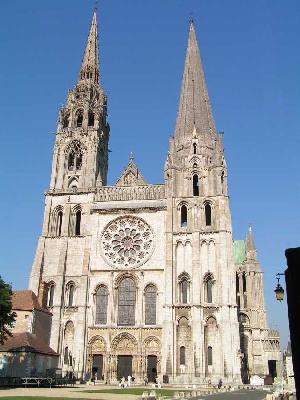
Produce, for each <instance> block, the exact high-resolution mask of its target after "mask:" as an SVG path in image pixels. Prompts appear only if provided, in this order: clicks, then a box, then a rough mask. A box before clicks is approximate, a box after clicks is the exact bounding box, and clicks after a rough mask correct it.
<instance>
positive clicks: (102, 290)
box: [95, 285, 108, 325]
mask: <svg viewBox="0 0 300 400" xmlns="http://www.w3.org/2000/svg"><path fill="white" fill-rule="evenodd" d="M107 306H108V290H107V287H106V286H104V285H101V286H99V287H98V289H97V292H96V319H95V323H96V324H99V325H100V324H101V325H105V324H107Z"/></svg>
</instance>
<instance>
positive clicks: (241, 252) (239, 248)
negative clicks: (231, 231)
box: [233, 240, 247, 264]
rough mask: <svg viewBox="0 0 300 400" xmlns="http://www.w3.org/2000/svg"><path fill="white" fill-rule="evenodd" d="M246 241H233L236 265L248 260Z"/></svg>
mask: <svg viewBox="0 0 300 400" xmlns="http://www.w3.org/2000/svg"><path fill="white" fill-rule="evenodd" d="M246 255H247V253H246V241H245V240H234V241H233V259H234V263H235V264H241V263H242V262H243V261H245V260H246Z"/></svg>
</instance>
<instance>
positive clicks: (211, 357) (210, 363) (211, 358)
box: [207, 346, 213, 365]
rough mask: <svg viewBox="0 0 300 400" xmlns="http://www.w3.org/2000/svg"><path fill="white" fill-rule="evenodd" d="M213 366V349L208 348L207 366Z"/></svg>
mask: <svg viewBox="0 0 300 400" xmlns="http://www.w3.org/2000/svg"><path fill="white" fill-rule="evenodd" d="M212 364H213V355H212V347H211V346H208V348H207V365H212Z"/></svg>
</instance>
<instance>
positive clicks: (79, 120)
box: [76, 110, 83, 127]
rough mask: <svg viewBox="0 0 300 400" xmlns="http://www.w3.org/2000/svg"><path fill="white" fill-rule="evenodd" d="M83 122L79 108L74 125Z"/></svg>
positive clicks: (79, 124) (79, 125)
mask: <svg viewBox="0 0 300 400" xmlns="http://www.w3.org/2000/svg"><path fill="white" fill-rule="evenodd" d="M82 122H83V111H82V110H79V111H78V112H77V120H76V126H77V127H81V126H82Z"/></svg>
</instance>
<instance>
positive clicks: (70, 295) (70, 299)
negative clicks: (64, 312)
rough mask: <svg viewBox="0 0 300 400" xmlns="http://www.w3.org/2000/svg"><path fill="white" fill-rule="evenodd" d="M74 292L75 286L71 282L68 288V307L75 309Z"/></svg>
mask: <svg viewBox="0 0 300 400" xmlns="http://www.w3.org/2000/svg"><path fill="white" fill-rule="evenodd" d="M74 292H75V285H74V283H73V282H71V283H69V284H68V287H67V300H68V307H73V305H74Z"/></svg>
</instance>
